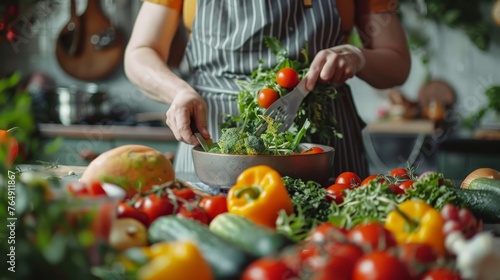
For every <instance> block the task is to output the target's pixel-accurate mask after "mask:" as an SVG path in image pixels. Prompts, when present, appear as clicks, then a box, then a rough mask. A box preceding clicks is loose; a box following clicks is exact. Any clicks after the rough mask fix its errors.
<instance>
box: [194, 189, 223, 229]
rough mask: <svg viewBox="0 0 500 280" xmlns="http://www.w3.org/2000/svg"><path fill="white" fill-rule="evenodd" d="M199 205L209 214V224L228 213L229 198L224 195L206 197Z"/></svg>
mask: <svg viewBox="0 0 500 280" xmlns="http://www.w3.org/2000/svg"><path fill="white" fill-rule="evenodd" d="M199 205H200V207H201V208H203V210H205V213H207V217H208V222H209V223H210V222H211V221H212V220H213V219H214V218H215V217H217V215H219V214H222V213H226V212H227V198H226V197H225V196H223V195H215V196H204V197H202V198H201V200H200V203H199Z"/></svg>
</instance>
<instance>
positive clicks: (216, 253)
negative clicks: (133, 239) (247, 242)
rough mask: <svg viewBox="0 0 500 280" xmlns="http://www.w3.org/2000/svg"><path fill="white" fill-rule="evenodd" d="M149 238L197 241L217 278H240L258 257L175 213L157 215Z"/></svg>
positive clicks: (201, 225) (206, 227) (157, 240)
mask: <svg viewBox="0 0 500 280" xmlns="http://www.w3.org/2000/svg"><path fill="white" fill-rule="evenodd" d="M148 238H149V241H150V242H152V243H156V242H162V241H177V240H191V241H193V242H194V243H195V244H196V245H197V246H198V248H199V249H200V251H201V253H202V255H203V257H204V258H205V260H206V261H207V262H208V263H209V265H210V267H211V268H212V272H213V273H214V277H215V279H221V280H226V279H239V277H240V275H241V272H242V271H243V270H244V269H245V267H247V266H248V265H249V264H250V263H251V262H253V261H254V260H256V259H257V258H255V257H254V256H252V255H251V254H249V253H248V252H246V251H245V250H242V249H241V248H238V247H237V246H235V245H233V244H232V243H231V242H229V241H227V240H225V239H224V238H222V237H220V236H218V235H216V234H215V233H213V232H212V231H210V229H208V226H206V225H203V224H201V223H199V222H197V221H195V220H192V219H187V218H183V217H178V216H175V215H170V216H163V217H159V218H157V219H156V220H155V221H154V222H153V223H152V224H151V226H150V227H149V230H148ZM193 269H196V268H195V267H194V268H193Z"/></svg>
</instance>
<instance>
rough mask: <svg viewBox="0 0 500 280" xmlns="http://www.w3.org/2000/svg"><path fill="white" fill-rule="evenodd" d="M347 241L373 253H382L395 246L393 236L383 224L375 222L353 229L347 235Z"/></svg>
mask: <svg viewBox="0 0 500 280" xmlns="http://www.w3.org/2000/svg"><path fill="white" fill-rule="evenodd" d="M347 239H348V240H349V241H351V242H353V243H354V244H357V245H359V246H366V247H368V248H369V249H371V250H373V251H383V250H386V249H389V248H392V247H395V246H396V239H395V238H394V235H392V233H391V232H390V231H389V230H387V229H386V228H385V227H384V225H383V224H380V223H376V222H373V223H367V224H359V225H357V226H355V227H353V228H352V229H351V230H350V231H349V232H348V233H347Z"/></svg>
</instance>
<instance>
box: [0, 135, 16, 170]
mask: <svg viewBox="0 0 500 280" xmlns="http://www.w3.org/2000/svg"><path fill="white" fill-rule="evenodd" d="M0 151H2V153H5V155H6V157H5V161H4V164H5V166H7V167H10V166H11V165H12V164H13V163H14V161H15V160H16V157H17V155H18V153H19V143H18V142H17V139H16V138H15V137H14V136H12V135H11V134H10V133H9V131H8V130H0Z"/></svg>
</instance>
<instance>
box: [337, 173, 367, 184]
mask: <svg viewBox="0 0 500 280" xmlns="http://www.w3.org/2000/svg"><path fill="white" fill-rule="evenodd" d="M335 184H347V185H349V186H351V187H357V186H359V185H360V184H361V179H360V178H359V176H358V175H357V174H356V173H354V172H350V171H346V172H342V173H340V174H339V176H337V178H336V179H335Z"/></svg>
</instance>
